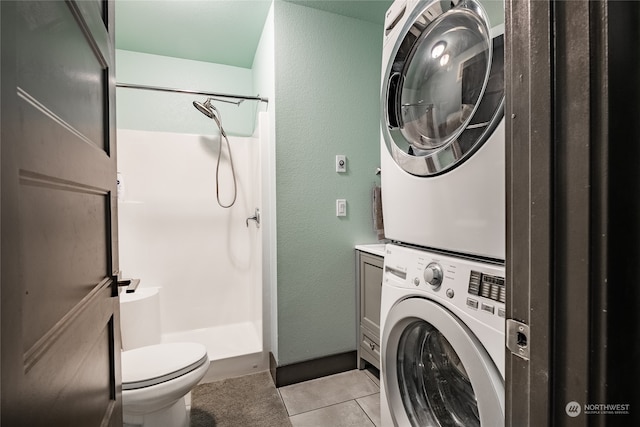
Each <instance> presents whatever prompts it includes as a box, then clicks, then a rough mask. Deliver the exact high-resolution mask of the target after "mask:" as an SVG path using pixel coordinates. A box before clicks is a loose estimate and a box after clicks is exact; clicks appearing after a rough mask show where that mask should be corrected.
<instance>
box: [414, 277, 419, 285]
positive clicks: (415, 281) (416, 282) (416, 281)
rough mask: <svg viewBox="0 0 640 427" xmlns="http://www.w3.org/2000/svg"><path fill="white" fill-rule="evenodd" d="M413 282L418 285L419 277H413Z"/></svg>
mask: <svg viewBox="0 0 640 427" xmlns="http://www.w3.org/2000/svg"><path fill="white" fill-rule="evenodd" d="M413 284H414V285H416V286H420V279H418V278H417V277H414V279H413Z"/></svg>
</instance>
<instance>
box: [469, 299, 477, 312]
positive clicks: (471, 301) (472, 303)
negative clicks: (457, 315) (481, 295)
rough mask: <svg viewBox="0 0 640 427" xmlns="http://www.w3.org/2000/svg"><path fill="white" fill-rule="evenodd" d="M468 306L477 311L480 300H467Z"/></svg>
mask: <svg viewBox="0 0 640 427" xmlns="http://www.w3.org/2000/svg"><path fill="white" fill-rule="evenodd" d="M467 305H468V306H469V307H471V308H473V309H475V310H477V309H478V300H475V299H473V298H467Z"/></svg>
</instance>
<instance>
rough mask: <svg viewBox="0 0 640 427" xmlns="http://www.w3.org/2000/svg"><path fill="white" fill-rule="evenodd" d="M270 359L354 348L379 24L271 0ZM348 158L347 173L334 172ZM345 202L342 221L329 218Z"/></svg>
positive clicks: (375, 159)
mask: <svg viewBox="0 0 640 427" xmlns="http://www.w3.org/2000/svg"><path fill="white" fill-rule="evenodd" d="M274 6H275V17H274V19H275V52H276V61H275V67H276V99H277V106H278V108H277V120H276V194H277V278H278V289H277V294H278V359H279V360H278V362H279V365H287V364H291V363H295V362H299V361H304V360H309V359H313V358H317V357H322V356H326V355H331V354H336V353H341V352H345V351H349V350H354V349H355V348H356V341H357V339H356V299H355V296H356V287H355V255H354V245H356V244H359V243H374V242H376V237H375V234H374V233H373V223H372V218H371V217H372V215H371V189H372V187H373V184H374V183H376V182H379V178H378V177H376V176H375V169H376V168H377V167H378V166H379V162H380V155H379V150H380V149H379V138H380V137H379V111H380V110H379V103H380V102H379V94H378V92H379V86H380V68H381V62H380V61H381V52H382V26H381V25H378V24H373V23H370V22H365V21H362V20H357V19H353V18H347V17H344V16H339V15H336V14H332V13H328V12H324V11H319V10H316V9H311V8H308V7H304V6H299V5H296V4H292V3H287V2H280V1H276V2H275V4H274ZM336 154H344V155H346V156H347V159H348V160H347V165H348V173H346V174H337V173H336V172H335V156H336ZM338 198H345V199H347V203H348V205H347V206H348V216H347V217H344V218H338V217H336V215H335V204H336V199H338Z"/></svg>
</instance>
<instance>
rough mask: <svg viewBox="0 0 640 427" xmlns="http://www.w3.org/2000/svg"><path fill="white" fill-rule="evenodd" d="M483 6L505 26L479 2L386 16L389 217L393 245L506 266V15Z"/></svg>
mask: <svg viewBox="0 0 640 427" xmlns="http://www.w3.org/2000/svg"><path fill="white" fill-rule="evenodd" d="M483 3H484V4H485V6H487V8H486V9H487V10H491V12H492V14H491V15H492V16H493V17H494V18H493V21H494V23H495V22H500V24H499V25H492V23H491V21H490V19H489V17H488V15H487V12H486V11H485V7H483V5H481V3H480V2H478V1H476V0H452V1H433V0H431V1H417V0H397V1H396V2H394V3H393V4H392V6H391V7H390V9H389V10H388V12H387V14H386V17H385V26H384V44H383V55H382V85H381V103H382V108H381V112H382V117H381V144H380V145H381V171H382V178H381V185H382V208H383V216H384V226H385V236H386V237H387V238H388V239H390V240H392V241H399V242H404V243H408V244H412V245H417V246H421V247H424V248H437V249H439V250H445V251H450V252H453V253H460V254H468V255H473V256H478V257H484V258H488V259H494V260H504V259H505V149H504V145H505V125H504V24H503V22H504V17H503V15H504V6H503V3H502V2H501V1H497V2H496V1H483ZM495 17H497V18H495Z"/></svg>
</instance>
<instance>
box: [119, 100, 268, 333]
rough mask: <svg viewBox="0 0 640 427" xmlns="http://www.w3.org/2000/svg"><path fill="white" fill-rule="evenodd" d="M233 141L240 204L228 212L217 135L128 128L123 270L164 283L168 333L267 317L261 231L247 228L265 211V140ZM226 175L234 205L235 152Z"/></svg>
mask: <svg viewBox="0 0 640 427" xmlns="http://www.w3.org/2000/svg"><path fill="white" fill-rule="evenodd" d="M194 113H196V114H197V112H196V111H195V110H194ZM209 123H210V125H211V134H214V132H213V131H214V129H215V127H214V124H213V121H209ZM230 142H231V146H232V150H233V151H232V152H233V161H234V164H235V169H236V175H237V183H238V199H237V201H236V204H235V205H234V206H233V207H232V208H230V209H223V208H221V207H219V206H218V205H217V203H216V198H215V183H216V177H215V166H216V158H217V155H218V150H219V139H218V137H217V135H216V136H211V135H209V136H200V135H193V134H180V133H165V132H152V131H135V130H125V129H119V130H118V171H119V172H120V173H121V174H122V177H121V178H122V181H123V183H124V198H123V200H122V201H121V202H120V204H119V238H120V265H121V268H122V271H123V275H124V276H125V277H138V278H140V279H141V285H140V286H144V287H146V286H160V287H162V291H161V305H162V313H161V315H162V321H163V325H162V327H163V333H172V332H177V331H184V330H190V329H198V328H207V327H214V326H220V325H224V324H231V323H242V322H256V323H259V322H260V321H261V316H262V292H261V282H260V280H259V276H260V274H261V273H260V269H261V268H262V264H261V255H260V245H261V240H260V230H259V229H257V228H256V226H255V224H254V223H252V222H250V223H249V227H247V226H246V224H245V219H246V218H247V217H249V216H252V215H253V212H254V209H255V208H256V207H257V206H259V205H260V194H261V193H260V191H259V188H260V173H261V172H260V170H261V165H260V150H259V148H260V141H259V139H257V138H245V137H230ZM221 171H222V172H223V173H221V176H220V190H221V191H220V193H221V197H222V198H223V201H228V200H230V197H231V196H230V194H231V189H232V178H231V175H230V169H229V159H228V156H227V155H226V149H225V150H223V160H222V162H221ZM256 271H257V273H256Z"/></svg>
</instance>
